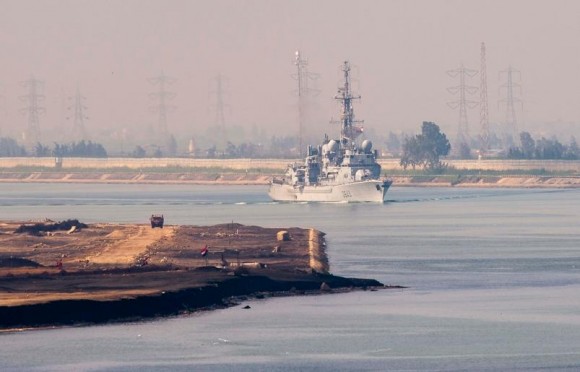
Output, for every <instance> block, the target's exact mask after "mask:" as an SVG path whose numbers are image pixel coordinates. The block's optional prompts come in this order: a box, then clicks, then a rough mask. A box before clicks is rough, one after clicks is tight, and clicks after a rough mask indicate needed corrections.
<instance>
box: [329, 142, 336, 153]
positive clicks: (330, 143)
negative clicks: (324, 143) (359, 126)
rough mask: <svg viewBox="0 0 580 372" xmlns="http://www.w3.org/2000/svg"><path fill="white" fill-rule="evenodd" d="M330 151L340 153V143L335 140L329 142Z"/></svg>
mask: <svg viewBox="0 0 580 372" xmlns="http://www.w3.org/2000/svg"><path fill="white" fill-rule="evenodd" d="M328 150H329V151H330V152H336V151H338V142H336V141H335V140H330V142H328Z"/></svg>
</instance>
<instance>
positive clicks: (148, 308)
mask: <svg viewBox="0 0 580 372" xmlns="http://www.w3.org/2000/svg"><path fill="white" fill-rule="evenodd" d="M325 246H326V243H325V240H324V233H322V232H320V231H318V230H316V229H305V228H263V227H258V226H245V225H240V224H236V223H229V224H223V225H215V226H175V225H165V226H164V227H163V228H151V226H150V225H149V224H90V225H86V224H83V223H82V222H79V221H77V220H68V221H60V222H53V221H40V222H35V221H4V222H0V329H18V328H30V327H46V326H59V325H74V324H96V323H103V322H112V321H127V320H136V319H145V318H152V317H159V316H171V315H178V314H183V313H189V312H192V311H197V310H200V309H209V308H214V307H224V306H230V305H233V304H236V303H239V301H240V299H244V298H246V297H247V296H250V297H264V296H273V295H293V294H304V293H320V292H332V291H340V290H346V289H352V288H361V289H363V288H364V289H371V288H384V286H383V284H381V283H379V282H377V281H375V280H367V279H352V278H342V277H338V276H334V275H332V274H330V273H329V266H328V260H327V257H326V253H325ZM206 247H207V253H206V254H205V255H202V252H204V251H205V248H206Z"/></svg>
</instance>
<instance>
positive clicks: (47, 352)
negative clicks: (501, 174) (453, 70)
mask: <svg viewBox="0 0 580 372" xmlns="http://www.w3.org/2000/svg"><path fill="white" fill-rule="evenodd" d="M389 199H390V200H389V202H387V203H385V204H383V205H376V204H280V203H272V202H271V201H270V200H269V199H268V197H267V195H266V188H265V187H250V186H240V187H237V186H221V187H207V186H196V187H193V186H182V185H172V186H153V185H48V184H38V185H35V184H25V185H22V184H0V219H20V218H22V219H43V218H51V219H53V220H59V219H67V218H78V219H80V220H81V221H83V222H143V223H145V222H147V219H148V216H149V215H150V214H151V213H164V214H165V216H166V222H167V223H169V224H196V225H198V224H199V225H206V224H216V223H224V222H230V221H234V222H239V223H243V224H255V225H263V226H268V227H287V226H301V227H316V228H318V229H320V230H322V231H325V232H326V233H328V236H327V240H328V243H329V244H328V246H329V247H328V254H329V258H330V263H331V270H332V271H333V272H334V273H335V274H339V275H346V276H357V277H367V278H375V279H378V280H381V281H382V282H384V283H387V284H398V285H403V286H408V287H409V288H408V289H405V290H389V291H386V290H385V291H379V292H354V293H348V294H340V295H326V296H310V297H293V298H278V299H268V300H259V301H252V302H249V304H250V306H251V309H249V310H244V309H242V308H241V307H234V308H230V309H225V310H218V311H214V312H207V313H201V314H196V315H192V316H186V317H179V318H172V319H164V320H157V321H150V322H141V323H134V324H123V325H113V326H94V327H80V328H65V329H54V330H43V331H32V332H23V333H13V334H3V335H0V346H1V347H0V369H1V370H71V371H78V370H89V371H99V370H133V371H134V370H140V371H149V370H151V371H157V370H171V371H173V370H183V371H189V370H236V371H238V370H263V371H272V370H284V371H286V370H300V371H302V370H328V371H331V370H332V371H334V370H536V369H540V370H543V369H550V370H580V190H525V189H517V190H509V189H508V190H505V189H474V190H471V189H451V188H442V189H437V188H435V189H433V188H393V189H392V190H390V191H389Z"/></svg>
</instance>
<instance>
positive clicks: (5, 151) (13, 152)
mask: <svg viewBox="0 0 580 372" xmlns="http://www.w3.org/2000/svg"><path fill="white" fill-rule="evenodd" d="M25 155H26V150H25V149H24V147H22V146H20V145H18V142H16V140H14V139H13V138H9V137H0V156H1V157H14V156H25Z"/></svg>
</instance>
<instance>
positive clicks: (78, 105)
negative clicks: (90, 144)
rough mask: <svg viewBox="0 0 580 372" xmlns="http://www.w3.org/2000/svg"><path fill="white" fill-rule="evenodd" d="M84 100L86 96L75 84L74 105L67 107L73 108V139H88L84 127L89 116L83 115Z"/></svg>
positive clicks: (84, 108)
mask: <svg viewBox="0 0 580 372" xmlns="http://www.w3.org/2000/svg"><path fill="white" fill-rule="evenodd" d="M69 99H71V97H69ZM85 100H86V98H85V97H84V96H83V95H82V94H81V91H80V88H79V86H78V84H77V90H76V94H75V97H74V105H73V106H70V107H68V109H69V110H74V116H73V126H72V138H73V139H75V140H86V139H88V135H87V131H86V128H85V120H88V119H89V118H88V116H86V115H85V110H86V109H87V107H86V106H85V105H84V101H85ZM67 119H68V118H67Z"/></svg>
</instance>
